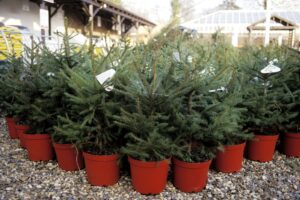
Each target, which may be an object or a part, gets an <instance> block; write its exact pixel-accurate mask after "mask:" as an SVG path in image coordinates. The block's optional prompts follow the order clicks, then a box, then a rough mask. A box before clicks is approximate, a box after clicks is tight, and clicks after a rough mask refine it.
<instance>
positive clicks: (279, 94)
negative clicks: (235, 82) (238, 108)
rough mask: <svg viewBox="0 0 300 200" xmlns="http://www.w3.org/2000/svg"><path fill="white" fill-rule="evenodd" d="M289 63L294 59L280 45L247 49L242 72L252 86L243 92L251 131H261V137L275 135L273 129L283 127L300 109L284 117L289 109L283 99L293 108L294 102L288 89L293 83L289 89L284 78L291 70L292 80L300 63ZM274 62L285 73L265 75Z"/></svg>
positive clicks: (244, 54) (244, 52) (243, 54)
mask: <svg viewBox="0 0 300 200" xmlns="http://www.w3.org/2000/svg"><path fill="white" fill-rule="evenodd" d="M274 60H275V61H274ZM289 60H291V56H289V55H288V54H287V52H286V51H285V50H284V49H282V48H279V47H276V46H275V47H272V46H271V47H268V48H253V47H252V48H250V47H248V48H246V49H244V50H243V52H242V54H241V61H242V62H241V69H242V70H243V76H244V81H245V83H248V85H247V87H244V91H243V98H244V99H245V100H244V102H243V106H244V107H246V108H247V109H248V111H247V113H246V115H244V117H245V121H246V126H247V128H254V129H258V130H257V132H260V133H261V134H274V132H273V131H270V130H276V129H278V128H279V127H280V126H281V124H283V123H285V122H287V119H288V118H290V117H292V118H293V117H294V116H295V114H294V113H295V111H296V110H294V111H293V112H290V113H285V114H283V112H284V110H283V109H285V110H286V108H285V107H287V106H288V105H286V103H287V102H284V100H283V99H285V100H287V99H289V103H291V104H290V105H289V106H288V107H291V106H292V105H293V103H292V101H291V100H292V99H293V98H289V97H291V95H289V94H290V93H289V92H288V90H289V89H288V88H289V87H293V86H292V85H293V84H291V83H289V85H290V86H287V83H285V78H284V77H288V76H290V75H291V72H289V71H291V70H292V75H291V77H294V78H295V77H296V76H297V74H296V73H295V71H296V70H297V69H296V65H295V63H297V61H296V62H295V61H292V62H290V61H289ZM270 62H274V64H275V65H277V66H279V67H280V68H281V71H280V72H278V73H275V74H262V73H261V72H260V71H261V70H262V69H263V68H264V67H266V66H267V65H268V64H269V63H270ZM295 80H297V78H296V79H295ZM286 81H287V80H286ZM295 84H296V83H295ZM296 85H297V84H296ZM283 91H285V92H283ZM294 100H295V99H294ZM294 100H293V101H294ZM280 102H282V103H283V104H282V103H280ZM292 107H293V106H292ZM290 111H291V110H290ZM289 116H290V117H289Z"/></svg>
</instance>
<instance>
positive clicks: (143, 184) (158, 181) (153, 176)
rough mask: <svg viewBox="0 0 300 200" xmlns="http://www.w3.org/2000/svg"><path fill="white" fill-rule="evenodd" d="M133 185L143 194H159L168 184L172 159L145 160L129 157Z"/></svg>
mask: <svg viewBox="0 0 300 200" xmlns="http://www.w3.org/2000/svg"><path fill="white" fill-rule="evenodd" d="M128 160H129V163H130V171H131V179H132V185H133V187H134V189H135V190H136V191H138V192H139V193H141V194H159V193H160V192H162V191H163V190H164V188H165V187H166V184H167V178H168V170H169V164H170V159H166V160H162V161H158V162H145V161H140V160H135V159H133V158H131V157H128Z"/></svg>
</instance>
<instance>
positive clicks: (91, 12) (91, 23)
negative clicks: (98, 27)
mask: <svg viewBox="0 0 300 200" xmlns="http://www.w3.org/2000/svg"><path fill="white" fill-rule="evenodd" d="M89 15H90V16H89V35H90V40H89V41H90V51H91V50H92V49H93V47H92V46H93V40H92V37H93V31H94V6H93V5H92V4H90V5H89Z"/></svg>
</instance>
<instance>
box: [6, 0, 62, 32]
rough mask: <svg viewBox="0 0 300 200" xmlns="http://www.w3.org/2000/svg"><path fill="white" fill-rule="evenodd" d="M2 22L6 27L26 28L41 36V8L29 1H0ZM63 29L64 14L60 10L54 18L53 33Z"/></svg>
mask: <svg viewBox="0 0 300 200" xmlns="http://www.w3.org/2000/svg"><path fill="white" fill-rule="evenodd" d="M52 10H54V8H52ZM0 22H2V23H4V24H5V25H21V26H26V27H27V28H28V29H29V30H30V32H31V33H33V34H34V35H36V36H40V34H41V27H40V10H39V6H38V5H37V4H36V3H33V2H30V1H29V0H0ZM63 27H64V12H63V10H62V8H60V9H59V10H58V12H57V13H56V15H55V16H54V17H53V18H52V33H53V32H55V31H57V30H58V31H63V30H64V28H63Z"/></svg>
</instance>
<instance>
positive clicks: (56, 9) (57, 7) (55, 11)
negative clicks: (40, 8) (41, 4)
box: [49, 4, 62, 18]
mask: <svg viewBox="0 0 300 200" xmlns="http://www.w3.org/2000/svg"><path fill="white" fill-rule="evenodd" d="M61 6H62V4H58V6H55V10H54V11H53V12H52V13H51V12H50V10H51V9H50V10H49V14H50V15H49V17H50V18H52V17H53V16H54V15H55V14H56V13H57V12H58V10H59V9H60V8H61ZM49 7H50V6H49Z"/></svg>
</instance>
